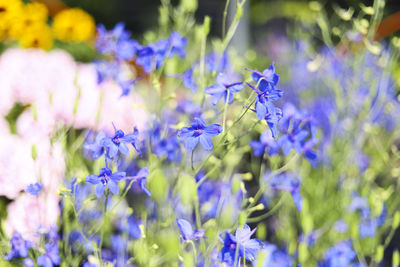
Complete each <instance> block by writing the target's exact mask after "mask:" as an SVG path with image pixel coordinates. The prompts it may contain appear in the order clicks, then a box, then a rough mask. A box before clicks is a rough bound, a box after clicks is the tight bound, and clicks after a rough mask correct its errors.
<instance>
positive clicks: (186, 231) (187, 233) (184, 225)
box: [176, 219, 204, 242]
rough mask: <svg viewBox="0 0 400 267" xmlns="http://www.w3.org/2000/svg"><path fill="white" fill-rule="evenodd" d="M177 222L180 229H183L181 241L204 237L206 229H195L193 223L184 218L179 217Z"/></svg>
mask: <svg viewBox="0 0 400 267" xmlns="http://www.w3.org/2000/svg"><path fill="white" fill-rule="evenodd" d="M176 224H177V225H178V227H179V231H181V241H183V242H187V241H190V240H193V241H195V240H199V239H200V238H202V237H204V230H203V229H199V230H193V228H192V225H191V224H190V222H188V221H186V220H184V219H177V220H176Z"/></svg>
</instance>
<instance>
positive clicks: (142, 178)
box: [125, 167, 151, 196]
mask: <svg viewBox="0 0 400 267" xmlns="http://www.w3.org/2000/svg"><path fill="white" fill-rule="evenodd" d="M147 176H149V167H143V168H141V169H140V170H139V171H138V173H137V174H136V175H135V176H127V177H125V180H127V181H132V180H134V181H137V182H138V183H139V185H140V188H141V189H142V190H143V192H144V193H146V195H148V196H151V193H150V191H149V190H148V189H147V188H146V178H147Z"/></svg>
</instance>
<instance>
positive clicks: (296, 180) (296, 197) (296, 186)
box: [264, 173, 303, 210]
mask: <svg viewBox="0 0 400 267" xmlns="http://www.w3.org/2000/svg"><path fill="white" fill-rule="evenodd" d="M300 181H301V179H300V177H297V176H295V175H293V174H291V173H282V174H278V175H274V176H272V177H270V175H269V174H268V173H267V174H266V175H265V176H264V182H266V183H268V184H269V185H270V186H271V187H272V189H274V190H279V191H282V190H283V191H287V192H289V193H290V194H291V195H292V199H293V202H294V204H296V207H297V209H298V210H301V208H302V200H303V197H302V196H301V195H300Z"/></svg>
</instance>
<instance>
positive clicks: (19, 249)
mask: <svg viewBox="0 0 400 267" xmlns="http://www.w3.org/2000/svg"><path fill="white" fill-rule="evenodd" d="M10 243H11V250H10V252H9V253H8V254H7V255H6V256H5V258H4V259H5V260H8V261H9V260H11V259H14V258H19V257H21V258H25V257H27V256H28V251H29V249H30V248H31V247H32V242H31V241H29V240H24V239H23V237H22V235H21V234H20V233H18V232H15V233H14V234H13V236H12V237H11V239H10Z"/></svg>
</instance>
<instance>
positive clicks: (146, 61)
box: [135, 46, 156, 73]
mask: <svg viewBox="0 0 400 267" xmlns="http://www.w3.org/2000/svg"><path fill="white" fill-rule="evenodd" d="M154 55H155V52H154V49H153V48H152V47H150V46H144V47H143V46H142V47H139V48H138V51H137V57H136V59H135V61H136V64H138V65H139V66H142V68H143V70H144V71H145V72H146V73H150V72H152V71H153V70H154V69H155V67H156V66H155V62H153V56H154Z"/></svg>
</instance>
